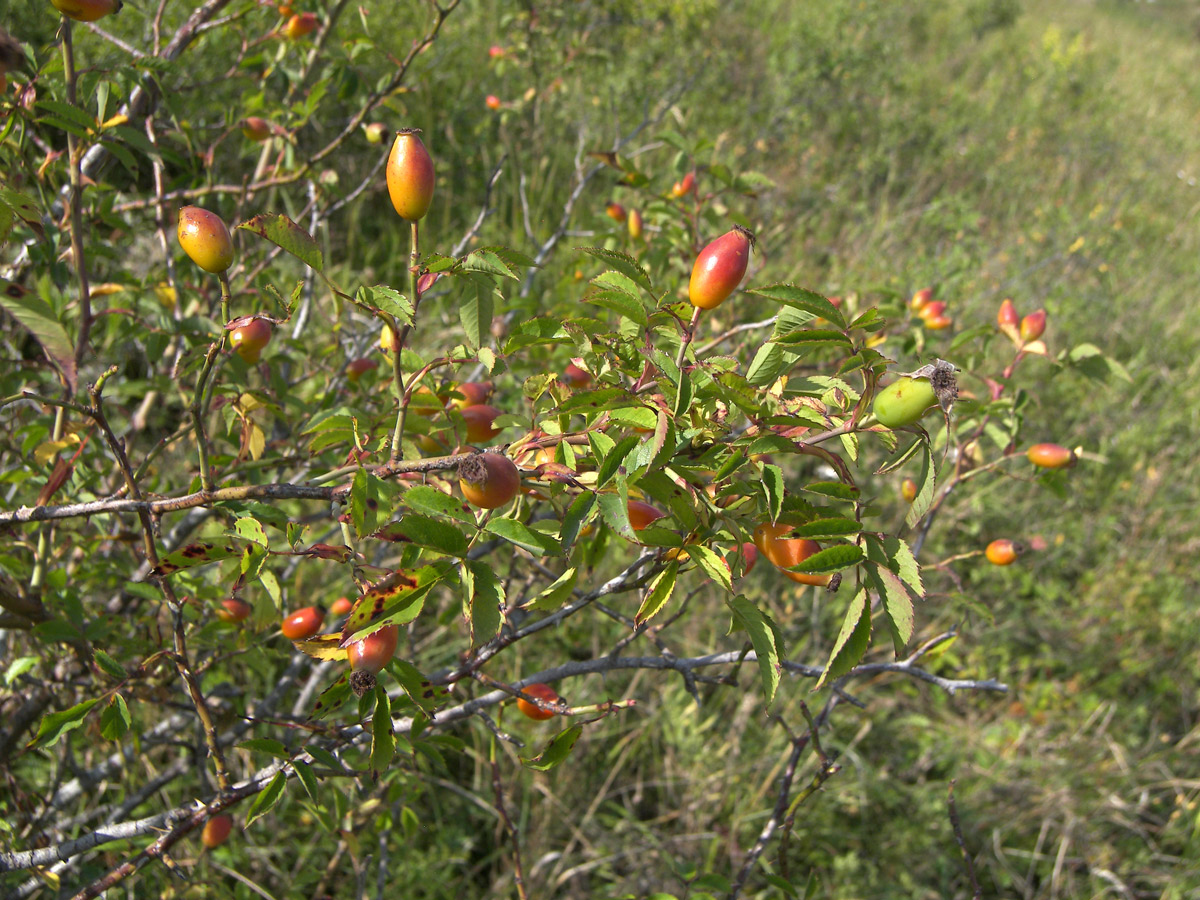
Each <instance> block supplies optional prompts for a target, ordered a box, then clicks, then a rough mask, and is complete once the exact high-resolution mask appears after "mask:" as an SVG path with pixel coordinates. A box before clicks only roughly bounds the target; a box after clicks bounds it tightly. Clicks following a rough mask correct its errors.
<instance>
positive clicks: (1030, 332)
mask: <svg viewBox="0 0 1200 900" xmlns="http://www.w3.org/2000/svg"><path fill="white" fill-rule="evenodd" d="M1045 331H1046V311H1045V310H1044V309H1039V310H1038V311H1037V312H1031V313H1030V314H1029V315H1027V316H1026V317H1025V318H1023V319H1022V320H1021V340H1023V341H1036V340H1037V339H1038V338H1040V337H1041V336H1042V335H1043V334H1044V333H1045Z"/></svg>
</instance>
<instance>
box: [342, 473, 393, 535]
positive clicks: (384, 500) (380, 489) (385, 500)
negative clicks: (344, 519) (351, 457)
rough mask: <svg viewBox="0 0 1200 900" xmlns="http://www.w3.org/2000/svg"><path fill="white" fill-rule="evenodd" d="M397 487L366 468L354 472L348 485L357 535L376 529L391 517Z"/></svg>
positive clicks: (351, 511) (351, 513)
mask: <svg viewBox="0 0 1200 900" xmlns="http://www.w3.org/2000/svg"><path fill="white" fill-rule="evenodd" d="M399 490H400V489H399V488H398V487H397V486H396V485H395V484H394V483H392V482H390V481H384V480H383V479H382V478H380V477H379V476H377V475H372V474H371V473H370V472H368V471H367V470H366V469H359V470H358V471H357V472H355V473H354V481H353V483H352V484H351V486H350V515H351V519H352V520H353V522H354V530H355V532H357V534H358V536H359V537H362V536H363V535H367V534H372V533H373V532H375V531H378V530H379V528H380V526H382V525H383V524H384V523H385V522H387V521H388V520H389V519H390V518H391V517H392V507H393V505H394V503H395V499H396V495H397V494H398V493H399Z"/></svg>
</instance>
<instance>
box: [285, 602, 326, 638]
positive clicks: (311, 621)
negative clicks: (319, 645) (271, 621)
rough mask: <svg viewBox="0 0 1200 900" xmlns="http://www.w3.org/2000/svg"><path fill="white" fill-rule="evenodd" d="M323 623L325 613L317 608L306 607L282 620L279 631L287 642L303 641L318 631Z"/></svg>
mask: <svg viewBox="0 0 1200 900" xmlns="http://www.w3.org/2000/svg"><path fill="white" fill-rule="evenodd" d="M324 622H325V613H324V612H323V611H322V610H321V609H320V608H319V607H316V606H306V607H305V608H304V609H298V610H296V611H295V612H294V613H292V614H291V615H290V616H288V617H287V618H286V619H284V620H283V622H282V623H281V624H280V626H279V630H280V631H281V632H283V636H284V637H285V638H287V639H288V640H289V641H303V640H307V639H308V638H310V637H312V636H313V635H314V634H316V633H317V632H318V631H320V630H321V625H322V624H324Z"/></svg>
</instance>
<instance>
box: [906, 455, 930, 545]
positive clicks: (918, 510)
mask: <svg viewBox="0 0 1200 900" xmlns="http://www.w3.org/2000/svg"><path fill="white" fill-rule="evenodd" d="M921 445H922V447H921V449H922V451H923V452H922V453H921V454H920V460H921V462H920V466H921V467H920V469H919V470H918V472H917V475H916V477H915V478H914V479H913V480H914V481H916V483H917V496H916V497H914V498H913V502H912V503H910V504H909V507H908V514H907V515H906V516H905V517H904V524H905V525H907V526H908V527H909V528H915V527H916V525H917V523H918V522H920V521H921V518H922V517H923V516H924V515H925V513H927V512H929V509H930V507H932V506H933V500H934V497H935V496H936V495H937V472H936V470H935V468H934V465H933V449H932V448H931V447H930V446H929V442H928V441H926V440H922V441H921Z"/></svg>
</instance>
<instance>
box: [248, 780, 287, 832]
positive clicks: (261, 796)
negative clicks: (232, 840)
mask: <svg viewBox="0 0 1200 900" xmlns="http://www.w3.org/2000/svg"><path fill="white" fill-rule="evenodd" d="M286 784H287V776H286V775H284V774H283V772H276V773H275V777H274V778H272V779H271V783H270V784H268V785H267V786H266V787H265V788H263V789H262V790H261V791H259V792H258V796H256V797H255V798H254V802H253V803H252V804H250V811H249V812H248V813H246V827H247V828H249V827H250V826H251V825H253V824H254V823H255V822H256V821H258V820H259V819H261V818H262V817H263V816H265V815H266V814H267V813H269V812H270V811H271V810H272V809H274V808H275V804H276V803H278V802H279V798H280V797H282V796H283V788H284V786H285V785H286Z"/></svg>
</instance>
